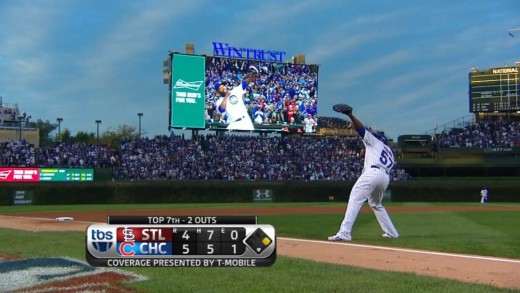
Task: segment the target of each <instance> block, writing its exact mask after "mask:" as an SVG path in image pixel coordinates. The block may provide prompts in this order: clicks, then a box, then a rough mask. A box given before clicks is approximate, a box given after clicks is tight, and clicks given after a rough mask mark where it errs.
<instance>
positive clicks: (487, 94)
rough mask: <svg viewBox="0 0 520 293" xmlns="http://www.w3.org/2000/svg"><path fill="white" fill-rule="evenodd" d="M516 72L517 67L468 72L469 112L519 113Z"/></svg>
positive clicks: (518, 88) (519, 87) (518, 86)
mask: <svg viewBox="0 0 520 293" xmlns="http://www.w3.org/2000/svg"><path fill="white" fill-rule="evenodd" d="M518 70H519V68H518V67H502V68H492V69H489V70H486V71H478V70H475V71H472V72H470V73H469V110H470V112H473V113H475V112H495V111H519V110H520V98H519V95H520V80H519V75H518Z"/></svg>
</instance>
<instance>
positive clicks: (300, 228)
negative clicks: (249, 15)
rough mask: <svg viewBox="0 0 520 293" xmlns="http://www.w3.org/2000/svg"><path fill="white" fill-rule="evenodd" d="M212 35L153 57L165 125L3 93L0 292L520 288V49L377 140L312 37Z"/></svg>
mask: <svg viewBox="0 0 520 293" xmlns="http://www.w3.org/2000/svg"><path fill="white" fill-rule="evenodd" d="M508 32H509V31H508ZM512 32H513V31H510V32H509V33H510V34H511V35H512ZM136 46H137V44H136ZM211 46H212V48H213V54H196V53H195V45H194V44H193V43H187V44H185V46H184V48H183V50H178V51H167V52H165V54H164V55H165V56H159V57H157V56H155V57H157V58H156V59H158V61H157V60H156V61H157V62H158V63H161V62H162V65H163V67H162V79H163V80H162V84H161V86H163V89H164V98H165V99H164V101H165V103H164V108H165V109H166V108H167V113H165V115H164V116H165V117H164V121H165V123H164V124H165V125H164V127H165V128H167V129H168V133H169V134H168V135H156V136H148V135H146V133H144V132H143V131H142V129H141V119H142V117H143V112H145V111H144V110H143V112H139V113H138V118H139V124H138V126H137V127H134V126H130V125H127V124H123V125H119V127H118V128H117V129H116V130H112V129H109V130H106V131H100V124H102V121H101V120H95V123H96V127H97V128H96V132H87V131H79V132H78V133H77V134H75V135H73V134H72V133H71V132H70V131H69V130H68V129H62V123H63V122H64V119H63V118H56V119H55V121H52V122H51V121H49V120H46V118H45V117H31V115H29V114H27V112H28V111H25V110H24V109H25V108H28V105H26V104H24V101H23V100H13V98H12V97H9V96H1V97H0V292H520V228H519V227H520V217H519V214H520V196H519V190H520V89H519V87H520V75H519V70H520V62H516V63H515V65H514V66H505V65H504V66H502V65H500V64H497V65H496V66H493V67H491V68H485V69H481V68H471V69H468V71H467V72H460V74H461V75H464V76H468V93H467V94H468V95H467V99H465V100H464V102H465V103H466V102H467V103H468V105H469V108H468V111H467V113H464V116H463V117H456V118H455V119H454V120H452V121H444V122H443V123H441V124H440V125H436V126H435V128H433V129H430V130H425V131H424V132H422V133H412V134H410V133H402V134H400V135H399V136H398V137H396V138H394V139H392V138H390V139H388V138H387V133H388V131H389V130H388V129H376V128H375V127H371V126H370V125H368V124H366V125H365V124H363V123H362V122H361V121H364V117H365V116H366V114H367V113H363V111H358V109H357V108H356V104H354V103H355V102H356V101H354V100H350V101H349V100H344V101H337V103H334V107H333V108H332V109H328V110H333V111H335V112H334V114H337V115H336V116H328V115H327V116H323V115H320V114H319V113H323V112H321V110H320V111H318V109H321V108H320V107H321V106H320V105H321V104H320V101H321V99H326V98H325V97H324V96H322V95H318V92H319V89H318V86H319V85H322V84H323V83H324V81H322V80H321V79H320V74H321V73H320V72H321V71H322V70H327V68H322V66H321V65H320V64H311V63H310V62H306V55H305V54H296V55H294V56H293V57H292V59H291V61H289V62H287V61H284V60H283V57H284V54H285V52H282V51H277V50H265V51H264V50H259V49H250V48H249V49H248V48H238V47H233V46H230V45H229V44H227V43H220V42H213V43H212V44H211ZM181 51H182V52H181ZM1 57H2V55H0V61H1ZM114 58H115V57H114ZM158 71H159V70H158ZM318 81H320V82H318ZM158 83H161V80H160V78H159V80H158ZM143 87H146V86H143ZM0 90H1V89H0ZM318 97H319V98H318ZM4 100H5V102H4ZM145 102H146V101H143V105H142V107H143V109H146V107H145ZM340 103H342V104H340ZM53 106H55V105H53ZM55 107H59V106H55ZM117 111H123V108H122V109H121V110H117ZM154 115H160V114H157V113H156V114H154ZM358 118H359V120H358ZM67 122H68V123H76V122H77V123H79V119H78V121H76V122H69V121H67ZM433 124H434V122H432V125H433ZM369 162H370V163H369ZM372 162H373V163H372ZM394 225H395V228H394ZM338 229H339V230H338ZM394 230H396V231H394ZM397 232H398V233H397Z"/></svg>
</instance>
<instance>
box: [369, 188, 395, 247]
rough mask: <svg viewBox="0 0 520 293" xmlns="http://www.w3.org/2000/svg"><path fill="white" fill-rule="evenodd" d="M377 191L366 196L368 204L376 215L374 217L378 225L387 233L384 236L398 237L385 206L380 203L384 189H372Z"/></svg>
mask: <svg viewBox="0 0 520 293" xmlns="http://www.w3.org/2000/svg"><path fill="white" fill-rule="evenodd" d="M376 192H379V193H378V194H377V195H375V196H371V197H369V198H368V204H369V205H370V207H371V208H372V210H373V211H374V214H375V215H376V219H377V221H378V222H379V226H381V229H383V231H384V232H385V234H387V236H385V237H389V238H397V237H399V233H397V229H395V226H394V224H393V223H392V220H391V219H390V215H388V212H387V211H386V209H385V207H384V206H383V205H382V204H381V199H382V198H383V194H384V190H379V191H378V190H374V193H376Z"/></svg>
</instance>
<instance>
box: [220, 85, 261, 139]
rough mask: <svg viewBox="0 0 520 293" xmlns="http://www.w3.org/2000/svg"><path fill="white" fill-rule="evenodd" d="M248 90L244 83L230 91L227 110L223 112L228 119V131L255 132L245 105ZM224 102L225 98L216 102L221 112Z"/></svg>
mask: <svg viewBox="0 0 520 293" xmlns="http://www.w3.org/2000/svg"><path fill="white" fill-rule="evenodd" d="M246 88H247V84H246V82H245V81H242V82H241V83H240V85H239V86H236V87H234V88H233V89H232V90H230V91H229V95H228V97H227V99H228V100H227V103H226V109H225V111H224V112H223V114H224V113H225V116H226V117H227V119H226V123H229V125H228V127H227V129H236V130H255V127H254V126H253V122H252V121H251V117H249V114H248V113H247V108H246V105H245V104H244V95H245V93H246V91H245V89H246ZM223 100H224V97H221V98H220V99H218V100H217V102H216V105H217V108H218V109H219V110H220V111H221V112H222V110H221V108H220V104H221V103H222V101H223Z"/></svg>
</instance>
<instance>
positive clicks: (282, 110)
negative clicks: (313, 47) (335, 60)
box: [206, 57, 318, 124]
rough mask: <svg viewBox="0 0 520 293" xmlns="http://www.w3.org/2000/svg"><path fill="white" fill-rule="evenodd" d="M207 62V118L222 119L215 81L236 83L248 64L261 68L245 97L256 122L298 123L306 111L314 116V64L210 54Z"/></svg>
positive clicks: (315, 70)
mask: <svg viewBox="0 0 520 293" xmlns="http://www.w3.org/2000/svg"><path fill="white" fill-rule="evenodd" d="M210 60H211V61H210V62H208V63H209V64H207V65H206V120H207V121H208V122H217V123H222V122H224V121H225V119H224V117H222V116H221V115H220V112H219V111H217V110H216V109H217V107H216V101H217V100H218V98H219V95H218V94H217V93H216V92H215V91H214V85H215V83H216V82H217V81H227V82H228V83H229V84H230V85H231V86H237V85H239V83H240V82H241V81H242V79H244V78H246V77H247V76H248V75H249V66H250V65H255V66H257V67H259V68H261V71H260V73H259V77H258V79H257V81H256V82H255V83H254V84H253V85H251V86H250V87H248V88H247V93H246V96H245V99H244V102H245V105H246V107H247V109H248V113H249V115H250V116H251V119H252V121H253V122H254V123H255V124H283V123H285V124H291V123H292V124H301V123H302V122H303V120H304V119H305V118H306V117H307V115H311V117H313V118H315V119H316V114H317V99H318V93H317V87H318V70H317V66H315V65H306V64H285V63H259V62H252V61H249V60H232V59H227V58H214V57H213V58H210Z"/></svg>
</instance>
